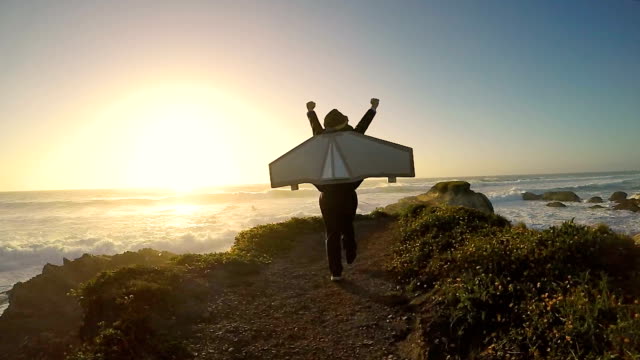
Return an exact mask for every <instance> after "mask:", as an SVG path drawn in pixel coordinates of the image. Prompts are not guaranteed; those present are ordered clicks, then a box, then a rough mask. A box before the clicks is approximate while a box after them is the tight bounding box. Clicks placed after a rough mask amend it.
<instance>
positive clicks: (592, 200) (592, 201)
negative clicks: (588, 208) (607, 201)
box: [587, 196, 604, 204]
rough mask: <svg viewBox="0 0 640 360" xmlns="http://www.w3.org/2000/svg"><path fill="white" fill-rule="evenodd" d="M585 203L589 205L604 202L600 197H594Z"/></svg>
mask: <svg viewBox="0 0 640 360" xmlns="http://www.w3.org/2000/svg"><path fill="white" fill-rule="evenodd" d="M587 202H588V203H591V204H602V203H603V202H604V201H603V200H602V198H601V197H600V196H594V197H592V198H590V199H589V200H588V201H587Z"/></svg>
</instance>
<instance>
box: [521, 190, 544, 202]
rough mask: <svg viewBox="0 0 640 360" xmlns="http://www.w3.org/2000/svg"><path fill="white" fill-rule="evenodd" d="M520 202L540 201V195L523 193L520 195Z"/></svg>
mask: <svg viewBox="0 0 640 360" xmlns="http://www.w3.org/2000/svg"><path fill="white" fill-rule="evenodd" d="M522 200H542V195H538V194H534V193H532V192H528V191H525V192H523V193H522Z"/></svg>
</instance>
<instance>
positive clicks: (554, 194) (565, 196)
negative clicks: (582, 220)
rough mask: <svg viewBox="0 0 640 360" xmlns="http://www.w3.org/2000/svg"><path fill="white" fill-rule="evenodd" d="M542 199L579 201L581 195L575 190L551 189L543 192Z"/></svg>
mask: <svg viewBox="0 0 640 360" xmlns="http://www.w3.org/2000/svg"><path fill="white" fill-rule="evenodd" d="M542 200H547V201H572V202H579V201H580V197H579V196H578V195H576V193H574V192H573V191H549V192H546V193H544V194H542Z"/></svg>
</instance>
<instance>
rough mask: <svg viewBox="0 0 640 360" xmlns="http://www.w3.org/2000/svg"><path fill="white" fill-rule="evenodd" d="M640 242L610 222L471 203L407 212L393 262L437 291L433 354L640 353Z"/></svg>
mask: <svg viewBox="0 0 640 360" xmlns="http://www.w3.org/2000/svg"><path fill="white" fill-rule="evenodd" d="M639 260H640V248H639V247H638V246H637V245H635V244H634V242H633V240H631V239H630V238H629V237H627V236H622V235H618V234H616V233H614V232H612V231H611V230H610V229H608V228H607V227H603V226H600V227H596V228H589V227H586V226H581V225H576V224H574V223H572V222H567V223H564V224H562V225H561V226H558V227H552V228H550V229H548V230H545V231H534V230H530V229H527V228H526V227H522V226H517V227H509V226H508V223H507V222H506V220H504V219H503V218H501V217H499V216H495V215H486V214H483V213H480V212H477V211H474V210H470V209H462V208H447V209H439V208H432V209H418V210H416V211H413V212H411V213H409V214H407V215H405V216H404V217H403V218H402V219H401V220H400V240H399V243H398V245H397V248H396V249H395V250H394V259H393V261H392V263H391V269H392V270H393V271H395V272H396V273H397V275H398V277H399V279H400V280H401V281H403V282H405V283H406V284H407V286H408V287H409V289H410V290H412V291H416V292H418V293H427V295H428V296H429V299H430V302H429V303H428V304H424V305H422V306H423V308H422V309H421V311H422V316H423V318H422V323H423V326H422V327H421V328H422V331H423V333H422V335H423V337H424V340H425V343H426V344H428V348H427V349H425V351H427V352H428V356H430V357H429V358H432V357H433V358H447V357H448V358H457V359H464V358H483V359H505V358H513V359H537V358H540V359H543V358H544V359H567V358H573V359H589V358H594V359H595V358H598V359H599V358H612V359H613V358H620V359H636V358H640V331H639V330H640V315H638V314H639V313H640V307H639V305H638V300H637V297H636V296H637V295H638V288H639V287H638V285H639V284H640V281H638V279H639V276H638V272H639V269H640V266H639Z"/></svg>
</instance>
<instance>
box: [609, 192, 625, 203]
mask: <svg viewBox="0 0 640 360" xmlns="http://www.w3.org/2000/svg"><path fill="white" fill-rule="evenodd" d="M626 199H627V193H626V192H624V191H616V192H614V193H613V194H611V196H609V200H610V201H622V200H626Z"/></svg>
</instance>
